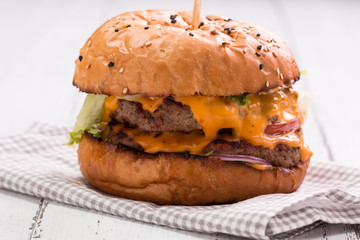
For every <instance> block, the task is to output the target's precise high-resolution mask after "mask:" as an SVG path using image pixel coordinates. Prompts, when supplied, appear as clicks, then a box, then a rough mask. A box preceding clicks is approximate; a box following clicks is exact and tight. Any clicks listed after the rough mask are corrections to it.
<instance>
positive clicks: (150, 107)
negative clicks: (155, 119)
mask: <svg viewBox="0 0 360 240" xmlns="http://www.w3.org/2000/svg"><path fill="white" fill-rule="evenodd" d="M163 99H164V98H161V97H151V98H147V97H144V96H139V97H137V98H135V99H134V101H135V102H139V103H141V105H142V108H143V109H144V110H146V111H149V112H152V113H153V112H154V111H155V110H156V109H157V108H158V107H159V106H160V105H161V103H162V101H163Z"/></svg>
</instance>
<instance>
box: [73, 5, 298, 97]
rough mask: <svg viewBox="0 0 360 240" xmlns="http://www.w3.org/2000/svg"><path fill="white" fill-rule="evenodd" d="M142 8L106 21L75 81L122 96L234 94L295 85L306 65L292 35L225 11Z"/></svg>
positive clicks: (84, 55) (82, 59)
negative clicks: (195, 23)
mask: <svg viewBox="0 0 360 240" xmlns="http://www.w3.org/2000/svg"><path fill="white" fill-rule="evenodd" d="M191 16H192V12H175V11H167V10H147V11H134V12H128V13H124V14H121V15H118V16H116V17H114V18H112V19H110V20H108V21H107V22H106V23H104V24H103V25H102V26H101V27H100V28H98V29H97V30H96V31H95V33H94V34H93V35H92V36H91V37H90V38H89V39H88V41H87V42H86V43H85V45H84V47H83V48H82V49H81V50H80V56H79V59H78V60H76V69H75V74H74V79H73V84H74V85H75V86H77V87H78V88H79V89H80V90H81V91H84V92H89V93H98V94H107V95H116V96H121V95H124V94H143V95H145V96H149V97H154V96H168V95H170V94H174V95H176V96H192V95H196V94H200V95H206V96H231V95H238V94H242V93H245V92H247V93H258V92H263V91H269V90H271V89H276V88H282V87H284V86H290V85H292V84H293V83H294V82H295V81H296V80H298V79H299V77H300V73H299V70H298V67H297V65H296V62H295V59H294V57H293V54H292V53H291V51H290V49H289V48H288V46H287V45H286V43H285V42H283V41H281V40H280V39H279V38H277V37H276V36H274V34H272V33H269V32H268V31H266V30H264V29H262V28H260V27H256V26H253V25H250V24H247V23H241V22H237V21H233V20H230V19H224V18H222V17H219V16H204V15H202V16H201V19H200V25H199V26H200V28H196V30H191Z"/></svg>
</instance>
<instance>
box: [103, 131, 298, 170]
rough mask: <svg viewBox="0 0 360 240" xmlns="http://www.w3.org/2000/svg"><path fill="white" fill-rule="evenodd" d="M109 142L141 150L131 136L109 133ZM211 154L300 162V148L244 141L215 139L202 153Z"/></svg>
mask: <svg viewBox="0 0 360 240" xmlns="http://www.w3.org/2000/svg"><path fill="white" fill-rule="evenodd" d="M108 138H109V140H110V142H111V143H112V144H115V145H124V146H127V147H130V148H133V149H136V150H139V151H144V150H143V148H142V147H141V146H140V145H139V144H138V143H136V142H135V140H134V138H133V137H132V136H129V135H127V134H126V133H124V132H122V131H119V132H117V133H115V132H113V131H110V134H109V136H108ZM209 152H211V153H213V154H230V155H248V156H254V157H259V158H262V159H265V160H267V161H269V162H271V164H272V165H273V166H279V167H285V168H290V167H294V166H296V165H297V164H298V163H299V161H300V155H301V152H300V148H299V147H289V146H287V145H285V144H277V145H276V147H275V148H274V149H270V148H265V147H263V146H254V145H252V144H250V143H248V142H247V141H245V140H242V139H239V140H237V141H225V140H222V139H217V140H215V141H213V142H211V143H209V144H208V145H207V146H206V147H205V148H204V149H203V151H202V153H203V154H204V155H205V154H206V153H209Z"/></svg>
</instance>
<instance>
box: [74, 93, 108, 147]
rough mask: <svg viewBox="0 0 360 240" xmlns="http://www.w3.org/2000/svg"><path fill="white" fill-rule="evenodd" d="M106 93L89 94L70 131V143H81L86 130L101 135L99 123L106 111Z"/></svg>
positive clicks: (94, 134) (96, 135)
mask: <svg viewBox="0 0 360 240" xmlns="http://www.w3.org/2000/svg"><path fill="white" fill-rule="evenodd" d="M105 98H106V96H105V95H95V94H88V95H87V96H86V99H85V102H84V104H83V106H82V108H81V110H80V113H79V115H78V116H77V119H76V123H75V126H74V129H73V131H72V132H70V133H69V136H70V140H69V142H68V145H72V144H74V143H79V142H80V140H81V137H82V136H83V134H84V133H85V132H87V133H90V134H92V135H93V136H94V137H101V135H100V133H101V131H100V129H99V128H98V125H99V123H100V120H101V118H102V115H103V113H104V102H105Z"/></svg>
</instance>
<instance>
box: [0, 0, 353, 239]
mask: <svg viewBox="0 0 360 240" xmlns="http://www.w3.org/2000/svg"><path fill="white" fill-rule="evenodd" d="M192 7H193V1H192V0H182V1H179V0H178V1H170V0H152V1H145V0H141V1H140V0H138V1H136V0H132V1H122V0H117V1H115V0H112V1H111V0H106V1H100V0H99V1H95V0H89V1H70V0H65V1H60V0H59V1H35V0H34V1H25V0H24V1H11V0H5V1H4V0H0V90H1V91H0V112H1V115H0V116H1V118H0V119H1V120H0V126H1V131H0V137H3V136H8V135H13V134H21V133H22V132H23V131H24V130H26V129H27V128H28V127H29V126H30V124H31V123H32V122H34V121H37V122H46V123H55V124H61V125H72V124H73V123H74V120H75V118H76V115H77V113H78V111H79V109H80V107H81V105H82V101H83V99H84V95H83V94H81V93H79V92H78V90H77V89H76V88H75V87H73V86H72V84H71V82H72V75H73V71H74V66H75V65H74V61H75V59H76V58H77V57H78V55H79V50H80V48H81V47H82V45H83V44H84V43H85V41H86V40H87V38H88V37H89V36H90V34H91V33H92V32H93V31H95V29H96V28H97V27H98V26H99V25H101V24H102V23H104V22H105V21H106V20H107V19H108V18H110V17H113V16H115V15H117V14H119V13H122V12H125V11H130V10H138V9H150V8H163V9H174V10H192ZM202 12H204V13H208V14H218V15H223V16H227V17H231V18H232V19H236V20H240V21H244V22H251V23H253V24H257V25H261V26H263V27H265V28H267V29H269V30H270V31H272V32H276V33H277V35H278V36H279V37H280V38H282V39H284V40H286V41H287V42H288V44H289V46H290V47H291V48H292V50H293V52H294V54H295V57H296V59H297V61H298V65H299V68H300V69H301V70H304V69H305V70H307V72H308V76H307V77H304V76H303V77H302V79H301V81H300V82H299V83H297V84H296V86H295V87H296V88H297V89H308V90H311V91H312V92H314V95H315V98H314V103H313V106H312V110H311V112H310V115H309V118H308V121H307V123H306V124H305V127H304V133H305V138H306V141H307V142H308V144H309V145H310V147H311V148H312V150H313V152H314V157H313V161H336V162H340V163H342V164H344V165H349V166H355V167H359V168H360V157H359V155H360V141H359V139H358V136H359V135H360V121H359V117H360V94H359V87H360V75H359V73H358V71H359V69H360V60H359V54H360V1H355V0H353V1H340V0H339V1H333V0H328V1H325V0H322V1H310V0H309V1H304V0H303V1H300V0H298V1H285V0H276V1H270V0H269V1H250V0H249V1H240V0H226V1H225V0H223V1H220V0H217V1H215V0H203V4H202ZM359 171H360V170H359ZM0 216H1V218H0V238H1V239H27V238H36V237H41V239H113V238H121V239H134V238H135V239H163V238H166V239H196V238H202V239H223V238H224V239H230V238H231V237H229V236H224V235H207V234H199V233H191V232H185V231H179V230H174V229H168V228H165V227H159V226H154V225H150V224H144V223H140V222H134V221H131V220H125V219H121V218H118V217H114V216H110V215H105V214H101V213H97V212H94V211H89V210H84V209H80V208H76V207H71V206H66V205H63V204H59V203H56V202H52V201H48V200H46V199H45V200H44V199H38V198H35V197H30V196H25V195H21V194H17V193H13V192H9V191H5V190H0ZM305 237H307V238H314V239H322V238H323V239H327V238H328V239H345V238H348V239H360V226H359V225H357V226H351V225H327V224H324V225H322V226H320V227H318V228H316V229H314V230H311V231H308V232H306V233H304V234H303V235H301V236H299V237H298V238H297V239H302V238H305Z"/></svg>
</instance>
